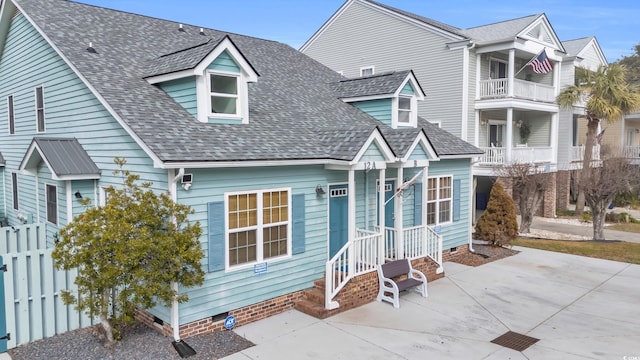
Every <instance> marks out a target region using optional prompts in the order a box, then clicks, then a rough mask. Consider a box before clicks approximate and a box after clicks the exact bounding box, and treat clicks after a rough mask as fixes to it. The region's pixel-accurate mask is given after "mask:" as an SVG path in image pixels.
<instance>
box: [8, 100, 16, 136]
mask: <svg viewBox="0 0 640 360" xmlns="http://www.w3.org/2000/svg"><path fill="white" fill-rule="evenodd" d="M9 99H11V102H9ZM9 104H11V105H9ZM15 107H16V98H15V97H14V96H13V94H11V95H7V132H8V133H9V135H15V133H16V110H15ZM12 123H13V124H12ZM12 125H13V126H12ZM12 127H13V132H11V128H12Z"/></svg>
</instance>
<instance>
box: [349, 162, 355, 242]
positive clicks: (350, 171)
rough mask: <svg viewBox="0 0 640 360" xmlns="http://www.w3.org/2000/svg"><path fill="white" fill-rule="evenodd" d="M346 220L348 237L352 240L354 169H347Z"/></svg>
mask: <svg viewBox="0 0 640 360" xmlns="http://www.w3.org/2000/svg"><path fill="white" fill-rule="evenodd" d="M347 194H348V196H347V211H348V213H347V220H348V226H347V228H348V231H349V238H348V240H347V241H353V239H355V238H356V175H355V170H353V169H349V182H348V184H347Z"/></svg>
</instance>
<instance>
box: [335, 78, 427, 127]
mask: <svg viewBox="0 0 640 360" xmlns="http://www.w3.org/2000/svg"><path fill="white" fill-rule="evenodd" d="M336 91H337V93H338V97H339V98H340V99H341V100H342V101H344V102H347V103H350V104H352V105H353V106H355V107H357V108H359V109H360V110H362V111H364V112H366V113H367V114H369V115H371V116H373V117H374V118H376V119H377V120H379V121H380V122H382V123H384V124H385V125H388V126H390V127H392V128H394V129H397V128H402V127H414V128H415V127H417V125H418V101H421V100H424V96H425V95H424V91H423V90H422V87H420V84H419V83H418V81H417V80H416V78H415V75H414V74H413V71H410V70H408V71H397V72H390V73H381V74H376V75H373V76H366V77H360V78H355V79H346V80H342V81H340V82H339V83H338V84H337V87H336Z"/></svg>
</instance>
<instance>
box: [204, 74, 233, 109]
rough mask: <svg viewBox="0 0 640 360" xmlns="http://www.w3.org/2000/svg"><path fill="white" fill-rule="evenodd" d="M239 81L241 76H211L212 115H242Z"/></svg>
mask: <svg viewBox="0 0 640 360" xmlns="http://www.w3.org/2000/svg"><path fill="white" fill-rule="evenodd" d="M238 81H239V76H236V75H230V74H219V73H210V74H209V91H210V96H211V106H210V109H209V111H210V112H211V114H214V115H219V114H225V115H233V116H239V115H241V113H240V109H241V106H240V103H239V101H240V98H239V95H238V94H239V92H238V88H239V86H238V85H239V84H238Z"/></svg>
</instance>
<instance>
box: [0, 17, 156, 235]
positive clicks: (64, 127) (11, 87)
mask: <svg viewBox="0 0 640 360" xmlns="http://www.w3.org/2000/svg"><path fill="white" fill-rule="evenodd" d="M0 79H2V81H0V117H2V118H4V119H6V114H7V102H6V96H7V95H13V96H14V114H15V125H16V126H15V130H16V131H15V135H12V136H9V135H8V132H9V131H8V122H7V121H0V151H1V152H2V154H3V156H4V158H5V160H6V173H5V174H4V177H5V194H10V192H11V172H17V169H18V167H19V165H20V162H21V161H22V159H23V157H24V155H25V152H26V150H27V148H28V146H29V144H30V143H31V140H32V139H33V137H34V136H51V137H75V138H77V139H78V141H79V142H80V143H81V144H82V146H83V147H84V149H85V150H86V151H87V153H88V154H89V156H91V158H92V159H93V161H94V162H95V163H96V165H98V167H99V168H100V169H101V171H102V175H101V178H100V182H99V185H102V186H106V185H111V184H113V185H120V184H121V183H122V182H121V179H120V178H119V177H114V176H113V174H112V172H113V170H114V169H115V168H116V166H115V164H114V163H113V159H114V157H116V156H119V157H124V158H126V159H127V161H128V165H127V167H126V168H127V169H128V170H131V171H133V172H134V173H137V174H140V176H141V177H142V179H144V180H148V181H151V182H153V183H154V186H153V187H154V189H157V190H162V191H166V189H167V174H166V171H165V170H160V169H155V168H154V167H153V161H152V160H151V159H150V158H149V157H148V155H147V154H146V153H145V152H144V151H143V150H142V149H141V148H140V146H139V145H138V144H137V143H136V142H135V141H134V140H133V139H132V138H131V137H130V136H129V135H128V134H127V132H126V131H125V130H124V129H123V128H122V127H121V126H120V125H119V124H118V122H117V121H116V120H115V119H114V118H113V117H112V116H111V114H109V112H108V111H107V110H106V109H105V108H104V106H102V104H101V103H100V102H99V100H98V99H97V98H96V97H95V96H94V95H93V94H92V93H91V91H90V90H89V89H88V88H87V87H86V85H85V84H84V83H83V82H82V81H81V80H80V78H78V76H77V75H76V74H75V73H74V72H73V70H72V69H71V68H70V67H69V66H68V65H67V64H66V63H65V62H64V61H63V60H62V59H61V58H60V57H59V56H58V54H57V53H56V52H55V51H54V50H53V49H52V48H51V47H50V46H49V44H48V43H47V42H46V41H45V40H44V39H43V38H42V37H41V36H40V34H39V33H38V32H37V31H36V30H35V29H33V27H32V26H31V25H30V24H29V22H28V21H27V20H26V19H25V17H24V16H23V15H21V14H19V15H17V16H16V17H14V18H13V19H12V22H11V25H10V27H9V31H8V33H7V37H6V41H5V47H4V50H3V52H2V54H0ZM35 86H43V89H44V104H45V128H46V131H45V132H44V133H36V117H35V95H34V87H35ZM18 179H19V181H18V183H19V192H20V195H19V196H20V210H19V211H14V210H13V204H12V201H11V198H7V214H6V216H7V217H8V218H9V221H10V222H11V223H12V224H17V223H18V221H17V219H16V216H17V215H18V213H23V214H31V215H33V218H34V221H35V220H37V219H38V217H39V218H40V219H41V220H43V221H44V220H45V219H46V217H45V214H46V208H45V207H44V203H43V202H44V200H45V195H44V187H43V184H44V183H45V182H46V183H55V181H53V180H51V174H50V173H49V170H48V169H47V168H46V166H44V167H43V166H41V167H40V173H39V175H38V186H37V188H38V190H40V192H39V193H38V196H39V201H40V203H39V204H37V203H36V180H35V177H34V176H31V175H25V174H19V175H18ZM75 186H76V184H75V183H73V184H72V188H75ZM80 187H81V188H82V189H85V188H86V189H87V190H86V191H82V193H83V195H85V192H86V194H87V196H89V195H91V196H93V194H92V191H90V190H89V188H88V187H93V186H92V182H88V183H83V184H82V185H81V186H80ZM65 189H66V188H65V183H64V182H58V192H59V198H58V205H59V216H60V221H61V223H62V221H65V222H66V218H67V216H66V211H67V210H66V193H63V192H64V191H66V190H65ZM73 192H74V193H75V191H73ZM63 195H64V196H63ZM73 201H74V205H73V206H74V214H76V211H81V209H80V208H78V207H77V201H76V200H75V199H74V200H73ZM38 205H39V206H38ZM38 209H39V210H40V211H39V212H38ZM38 215H39V216H38ZM49 235H51V233H50V234H49ZM48 241H51V239H50V238H48Z"/></svg>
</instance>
